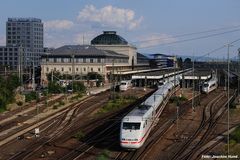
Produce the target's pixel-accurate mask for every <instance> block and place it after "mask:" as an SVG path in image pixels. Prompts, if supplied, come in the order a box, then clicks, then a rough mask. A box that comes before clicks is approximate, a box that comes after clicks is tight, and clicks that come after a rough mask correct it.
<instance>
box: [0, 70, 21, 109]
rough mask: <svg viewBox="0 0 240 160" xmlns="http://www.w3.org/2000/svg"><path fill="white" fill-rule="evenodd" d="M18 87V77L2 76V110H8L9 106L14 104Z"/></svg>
mask: <svg viewBox="0 0 240 160" xmlns="http://www.w3.org/2000/svg"><path fill="white" fill-rule="evenodd" d="M18 86H19V80H18V77H17V76H16V75H9V76H8V77H2V76H0V110H6V106H7V104H9V103H12V102H14V97H15V92H14V91H15V89H16V88H17V87H18Z"/></svg>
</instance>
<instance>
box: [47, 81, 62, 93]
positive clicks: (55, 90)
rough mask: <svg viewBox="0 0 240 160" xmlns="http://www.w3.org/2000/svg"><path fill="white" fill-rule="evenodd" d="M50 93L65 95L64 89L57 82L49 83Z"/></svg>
mask: <svg viewBox="0 0 240 160" xmlns="http://www.w3.org/2000/svg"><path fill="white" fill-rule="evenodd" d="M48 92H49V93H57V94H58V93H63V92H64V88H63V87H61V86H60V84H58V83H57V82H49V83H48Z"/></svg>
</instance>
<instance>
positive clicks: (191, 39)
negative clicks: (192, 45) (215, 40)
mask: <svg viewBox="0 0 240 160" xmlns="http://www.w3.org/2000/svg"><path fill="white" fill-rule="evenodd" d="M237 31H240V29H235V30H231V31H226V32H221V33H214V34H209V35H205V36H200V37H196V38H190V39H185V40H179V41H175V42H169V43H162V44H157V45H151V46H147V47H139V48H138V49H144V48H152V47H157V46H160V45H169V44H175V43H183V42H188V41H193V40H199V39H205V38H209V37H214V36H218V35H222V34H227V33H233V32H237ZM236 41H238V40H236ZM232 43H235V41H234V42H231V43H230V44H232Z"/></svg>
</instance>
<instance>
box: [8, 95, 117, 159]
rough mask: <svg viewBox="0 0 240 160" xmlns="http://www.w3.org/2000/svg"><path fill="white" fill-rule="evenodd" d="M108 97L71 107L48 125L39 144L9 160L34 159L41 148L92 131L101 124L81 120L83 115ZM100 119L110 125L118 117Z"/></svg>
mask: <svg viewBox="0 0 240 160" xmlns="http://www.w3.org/2000/svg"><path fill="white" fill-rule="evenodd" d="M108 97H109V94H108V95H105V96H102V97H101V96H100V97H98V98H97V99H96V97H95V99H92V101H89V100H88V101H85V102H82V103H81V105H78V106H77V105H76V106H77V107H73V108H71V109H69V111H68V112H65V113H64V115H63V114H62V115H61V117H60V116H59V117H58V118H57V119H56V121H55V122H54V123H52V124H48V125H50V126H51V127H48V129H46V133H45V135H41V138H42V139H40V140H39V143H37V144H35V145H31V144H29V145H28V146H26V148H29V149H26V150H24V151H21V152H19V153H16V154H15V155H13V156H12V157H11V158H10V159H34V158H33V157H34V156H35V155H36V153H39V152H41V150H42V149H43V148H45V147H49V146H51V147H54V146H56V147H57V146H58V145H59V144H61V143H62V142H64V141H65V140H67V139H69V137H71V136H72V135H73V134H74V133H76V132H77V131H79V129H81V130H85V131H88V130H90V129H92V128H93V126H96V125H100V124H101V123H99V119H92V120H91V119H87V120H83V119H82V118H83V115H86V114H89V113H91V112H92V111H93V110H95V109H96V108H97V107H99V106H101V105H102V104H104V103H106V102H107V100H108ZM83 108H84V109H83ZM100 118H101V119H103V118H106V121H105V122H107V121H110V123H112V120H116V118H118V116H116V117H115V118H112V119H111V118H110V116H109V117H108V116H104V117H100ZM79 121H82V125H78V122H79ZM101 122H104V121H102V120H101ZM110 128H111V130H112V128H115V127H110ZM115 132H117V131H115ZM49 133H50V134H49ZM42 136H43V137H42ZM90 143H92V142H90ZM69 154H70V153H69ZM70 156H71V155H70ZM77 156H78V155H77ZM73 157H74V156H73Z"/></svg>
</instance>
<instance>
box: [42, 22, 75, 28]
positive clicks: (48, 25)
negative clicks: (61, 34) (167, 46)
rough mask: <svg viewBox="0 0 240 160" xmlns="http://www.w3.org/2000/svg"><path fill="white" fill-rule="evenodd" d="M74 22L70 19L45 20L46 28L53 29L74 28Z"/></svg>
mask: <svg viewBox="0 0 240 160" xmlns="http://www.w3.org/2000/svg"><path fill="white" fill-rule="evenodd" d="M73 25H74V23H73V22H72V21H69V20H51V21H45V22H44V28H45V29H46V30H48V29H50V30H51V29H52V30H55V29H56V30H64V29H70V28H72V27H73Z"/></svg>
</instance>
